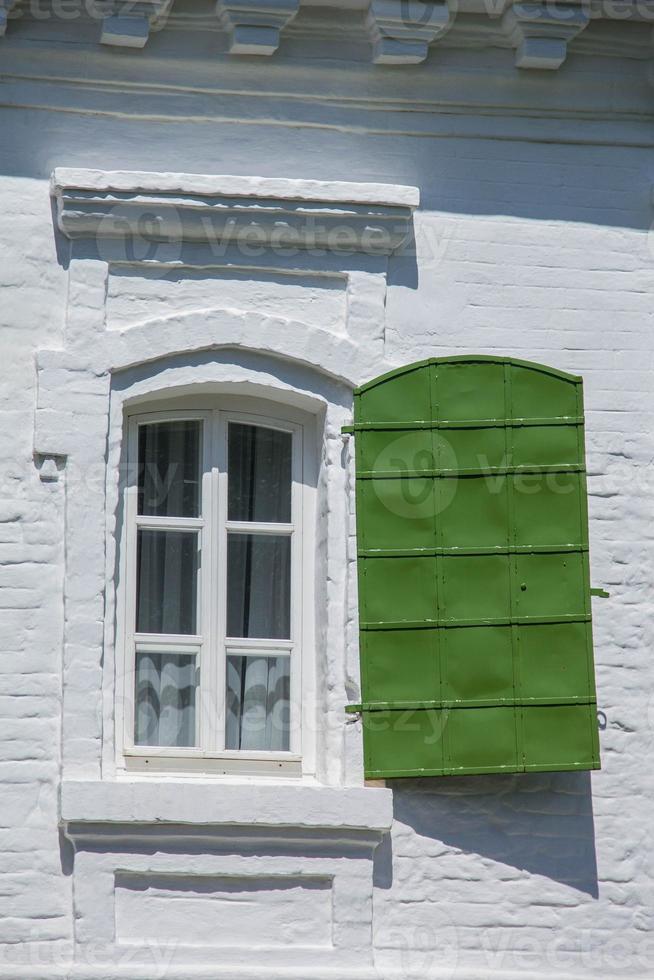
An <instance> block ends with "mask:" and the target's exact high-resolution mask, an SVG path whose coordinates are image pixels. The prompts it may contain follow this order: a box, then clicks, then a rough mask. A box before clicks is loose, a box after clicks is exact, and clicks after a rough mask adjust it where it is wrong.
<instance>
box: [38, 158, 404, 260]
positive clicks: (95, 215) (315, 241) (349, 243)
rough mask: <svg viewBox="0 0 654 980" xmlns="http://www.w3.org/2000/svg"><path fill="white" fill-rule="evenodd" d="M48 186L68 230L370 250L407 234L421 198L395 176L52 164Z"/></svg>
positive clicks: (395, 243) (383, 248)
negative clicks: (387, 179) (371, 179)
mask: <svg viewBox="0 0 654 980" xmlns="http://www.w3.org/2000/svg"><path fill="white" fill-rule="evenodd" d="M52 194H53V196H54V198H55V200H56V202H57V222H58V225H59V229H60V231H62V232H63V234H65V235H67V236H68V237H69V238H94V239H98V238H99V239H102V238H126V237H133V236H138V237H139V239H145V240H152V241H178V242H203V243H209V244H211V245H212V246H214V247H216V248H217V247H224V246H225V245H227V244H234V245H237V246H240V247H243V248H249V249H253V248H262V247H263V248H266V247H270V248H274V249H277V250H284V251H288V250H289V249H309V250H317V251H319V252H322V251H325V250H326V251H327V252H364V253H367V254H371V255H390V254H391V253H392V252H394V251H395V250H396V249H398V248H399V247H400V246H401V245H402V244H403V243H404V242H405V241H406V239H407V237H408V235H409V232H410V227H411V217H412V215H413V212H414V210H415V208H416V207H417V206H418V204H419V203H420V194H419V191H418V189H417V188H415V187H405V186H401V185H399V186H398V185H385V184H350V183H347V182H344V181H343V182H341V181H316V180H286V179H281V178H272V179H271V178H263V177H232V176H216V177H214V176H203V175H200V174H165V173H164V174H152V173H140V172H134V173H131V172H127V171H115V172H103V171H97V170H68V169H57V170H55V171H54V174H53V176H52Z"/></svg>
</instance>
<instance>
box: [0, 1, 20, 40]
mask: <svg viewBox="0 0 654 980" xmlns="http://www.w3.org/2000/svg"><path fill="white" fill-rule="evenodd" d="M17 3H18V0H0V37H4V35H5V34H6V33H7V21H8V20H9V14H10V13H11V12H12V10H13V9H14V7H15V6H16V4H17Z"/></svg>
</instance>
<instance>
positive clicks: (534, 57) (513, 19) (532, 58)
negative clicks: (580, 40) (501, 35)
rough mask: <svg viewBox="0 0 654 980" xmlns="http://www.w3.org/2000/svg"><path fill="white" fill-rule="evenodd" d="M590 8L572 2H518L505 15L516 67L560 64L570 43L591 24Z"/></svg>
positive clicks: (548, 66) (549, 66) (548, 67)
mask: <svg viewBox="0 0 654 980" xmlns="http://www.w3.org/2000/svg"><path fill="white" fill-rule="evenodd" d="M589 23H590V17H589V14H588V11H587V10H585V9H583V8H581V7H578V6H573V5H571V4H554V3H516V4H514V5H513V6H512V7H510V8H509V9H508V10H507V11H506V13H505V14H504V17H503V18H502V26H503V28H504V30H505V31H506V33H507V36H508V39H509V41H510V42H511V44H513V46H514V47H515V48H516V67H517V68H540V69H546V70H550V71H554V70H556V69H557V68H560V67H561V65H562V64H563V62H564V61H565V59H566V56H567V53H568V44H569V43H570V41H572V40H573V39H574V38H575V37H577V35H578V34H581V32H582V31H583V30H584V28H586V27H587V26H588V24H589Z"/></svg>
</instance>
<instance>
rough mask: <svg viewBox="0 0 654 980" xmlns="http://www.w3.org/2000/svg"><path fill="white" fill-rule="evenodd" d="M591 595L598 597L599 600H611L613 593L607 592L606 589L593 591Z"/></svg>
mask: <svg viewBox="0 0 654 980" xmlns="http://www.w3.org/2000/svg"><path fill="white" fill-rule="evenodd" d="M590 594H591V595H594V596H597V598H598V599H610V598H611V593H610V592H607V591H606V589H591V590H590Z"/></svg>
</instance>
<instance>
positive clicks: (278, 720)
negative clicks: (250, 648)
mask: <svg viewBox="0 0 654 980" xmlns="http://www.w3.org/2000/svg"><path fill="white" fill-rule="evenodd" d="M289 666H290V664H289V658H288V657H283V656H280V657H256V656H251V657H240V656H233V657H228V660H227V728H226V740H225V747H226V748H227V749H252V750H258V751H268V752H269V751H275V750H276V751H278V752H279V751H281V752H287V751H288V748H289V707H290V704H289V698H290V675H289Z"/></svg>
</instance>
